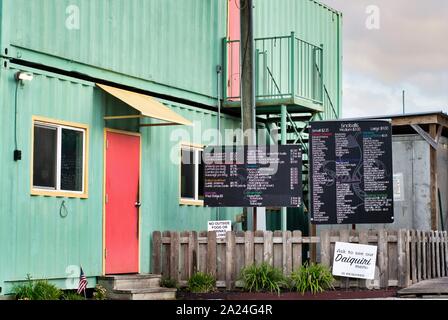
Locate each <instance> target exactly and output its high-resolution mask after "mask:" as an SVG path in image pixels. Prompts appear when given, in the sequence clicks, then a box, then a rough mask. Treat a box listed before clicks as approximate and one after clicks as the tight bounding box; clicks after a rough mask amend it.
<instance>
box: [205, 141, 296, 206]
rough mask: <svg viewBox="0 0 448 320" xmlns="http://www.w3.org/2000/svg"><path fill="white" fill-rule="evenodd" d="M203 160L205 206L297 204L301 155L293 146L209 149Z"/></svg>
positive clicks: (214, 147)
mask: <svg viewBox="0 0 448 320" xmlns="http://www.w3.org/2000/svg"><path fill="white" fill-rule="evenodd" d="M203 161H204V177H203V179H204V205H205V206H209V207H265V206H279V207H298V206H300V205H301V202H302V152H301V150H300V147H299V146H297V145H273V146H219V147H217V146H211V147H207V148H206V149H205V150H204V154H203Z"/></svg>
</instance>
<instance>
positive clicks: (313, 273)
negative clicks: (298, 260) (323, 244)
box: [291, 263, 334, 294]
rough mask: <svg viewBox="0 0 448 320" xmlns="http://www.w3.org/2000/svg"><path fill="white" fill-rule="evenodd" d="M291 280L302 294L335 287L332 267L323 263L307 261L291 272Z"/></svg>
mask: <svg viewBox="0 0 448 320" xmlns="http://www.w3.org/2000/svg"><path fill="white" fill-rule="evenodd" d="M291 280H292V285H293V288H294V289H295V290H297V291H298V292H301V293H302V294H304V293H305V292H306V291H311V293H313V294H316V293H318V292H323V291H324V290H326V289H334V287H333V281H334V277H333V275H332V274H331V271H330V269H329V268H327V267H325V266H323V265H321V264H314V263H312V264H308V263H305V264H304V265H302V266H300V268H299V269H297V270H296V271H294V272H292V273H291Z"/></svg>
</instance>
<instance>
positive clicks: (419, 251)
mask: <svg viewBox="0 0 448 320" xmlns="http://www.w3.org/2000/svg"><path fill="white" fill-rule="evenodd" d="M416 263H417V281H421V280H422V233H421V232H420V231H419V230H417V260H416Z"/></svg>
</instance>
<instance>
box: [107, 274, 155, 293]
mask: <svg viewBox="0 0 448 320" xmlns="http://www.w3.org/2000/svg"><path fill="white" fill-rule="evenodd" d="M160 279H161V275H158V274H148V273H146V274H145V273H144V274H120V275H107V276H102V277H99V278H98V284H100V285H102V286H103V287H104V288H106V290H108V291H112V290H134V289H148V288H158V287H160Z"/></svg>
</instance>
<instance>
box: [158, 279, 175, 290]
mask: <svg viewBox="0 0 448 320" xmlns="http://www.w3.org/2000/svg"><path fill="white" fill-rule="evenodd" d="M160 286H161V287H164V288H176V289H177V288H179V284H178V283H177V281H176V279H171V278H168V277H162V279H160Z"/></svg>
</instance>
